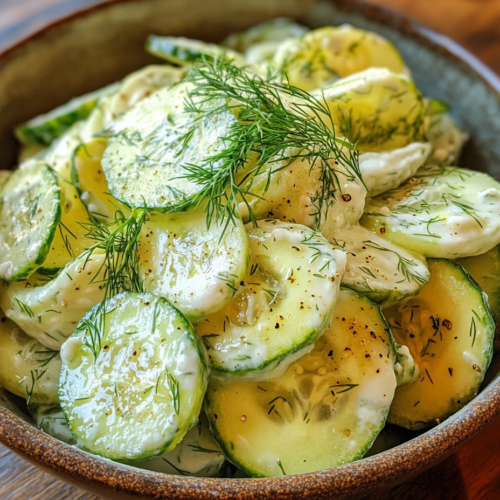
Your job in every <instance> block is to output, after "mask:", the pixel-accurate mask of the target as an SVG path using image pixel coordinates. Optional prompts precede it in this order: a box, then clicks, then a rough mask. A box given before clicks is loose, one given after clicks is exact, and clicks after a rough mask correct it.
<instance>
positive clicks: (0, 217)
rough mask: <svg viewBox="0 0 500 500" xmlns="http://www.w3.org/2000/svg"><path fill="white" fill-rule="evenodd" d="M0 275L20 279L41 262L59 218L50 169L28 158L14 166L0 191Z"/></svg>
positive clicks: (56, 187) (55, 181)
mask: <svg viewBox="0 0 500 500" xmlns="http://www.w3.org/2000/svg"><path fill="white" fill-rule="evenodd" d="M0 199H1V207H0V248H1V250H2V252H1V253H2V255H1V256H0V278H2V279H4V280H6V281H20V280H23V279H26V278H28V277H29V276H30V275H31V274H33V273H34V272H35V271H36V269H37V268H38V267H40V265H41V264H42V263H43V262H44V260H45V258H46V257H47V254H48V253H49V250H50V245H51V244H52V240H53V239H54V235H55V232H56V228H57V225H58V224H59V220H60V219H61V195H60V189H59V186H58V184H57V179H56V176H55V174H54V172H53V170H52V169H51V168H50V167H48V166H47V165H45V164H44V163H41V162H30V163H29V164H26V165H24V166H23V168H19V169H17V170H15V171H14V172H13V173H12V174H11V176H10V177H9V178H8V180H7V182H6V183H5V184H4V186H3V188H2V189H1V191H0Z"/></svg>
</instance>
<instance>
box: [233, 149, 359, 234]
mask: <svg viewBox="0 0 500 500" xmlns="http://www.w3.org/2000/svg"><path fill="white" fill-rule="evenodd" d="M345 155H346V158H349V157H350V158H351V159H352V163H355V162H356V161H357V159H356V158H355V153H354V152H352V151H347V148H345ZM329 163H330V164H329V167H328V168H329V169H330V172H334V177H335V178H336V181H335V182H334V183H333V184H334V186H333V187H332V188H330V189H327V191H328V192H325V189H324V186H325V182H324V177H325V171H326V170H327V168H326V167H325V165H323V164H322V163H321V162H320V161H309V160H308V159H306V158H300V157H297V153H294V152H291V151H286V152H285V153H284V155H283V157H282V158H279V159H277V160H276V161H273V162H271V163H269V165H267V167H266V168H265V169H263V171H262V173H260V174H259V175H257V176H256V177H255V178H254V179H253V181H252V185H251V186H250V188H249V189H250V191H251V193H253V194H255V196H254V197H252V196H248V197H247V198H248V199H249V206H250V208H251V210H252V212H253V214H254V216H255V217H256V218H257V219H264V218H272V219H280V220H283V221H286V222H293V223H297V224H303V225H305V226H309V227H311V228H318V227H319V229H320V231H321V232H322V233H323V234H325V235H328V234H329V233H330V232H331V231H334V230H336V229H340V228H343V227H349V226H351V225H353V224H357V223H358V222H359V219H360V218H361V216H362V214H363V208H364V206H365V198H366V188H365V186H364V185H363V181H362V179H361V178H360V176H359V175H355V174H354V172H353V169H352V168H351V166H350V165H348V162H347V161H340V160H335V159H331V160H330V161H329ZM326 184H327V183H326ZM239 208H240V212H241V214H242V217H243V219H244V220H249V215H248V213H249V209H248V206H247V205H246V203H240V207H239Z"/></svg>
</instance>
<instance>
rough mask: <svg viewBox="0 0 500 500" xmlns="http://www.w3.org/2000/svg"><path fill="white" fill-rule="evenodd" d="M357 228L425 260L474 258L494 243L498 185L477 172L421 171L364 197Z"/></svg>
mask: <svg viewBox="0 0 500 500" xmlns="http://www.w3.org/2000/svg"><path fill="white" fill-rule="evenodd" d="M361 224H362V225H363V226H365V227H367V228H368V229H371V230H372V231H374V232H376V233H377V234H378V235H380V236H381V237H383V238H384V239H387V240H390V241H392V242H393V243H396V244H397V245H400V246H402V247H404V248H408V249H410V250H413V251H415V252H418V253H419V254H421V255H424V256H425V257H442V258H452V259H455V258H458V257H470V256H474V255H479V254H482V253H484V252H486V251H488V250H490V249H491V248H493V247H494V246H495V245H497V244H498V243H500V183H499V182H497V181H496V180H495V179H493V178H492V177H490V176H489V175H487V174H484V173H482V172H475V171H473V170H467V169H464V168H459V167H445V166H425V167H422V168H421V169H420V170H419V171H418V172H417V174H416V175H415V176H414V177H412V178H411V179H409V180H408V181H407V182H406V183H404V184H402V185H401V186H400V187H399V188H397V189H394V190H392V191H388V192H387V193H383V194H381V195H379V196H377V197H375V198H369V199H368V200H367V203H366V206H365V215H364V216H363V217H362V219H361Z"/></svg>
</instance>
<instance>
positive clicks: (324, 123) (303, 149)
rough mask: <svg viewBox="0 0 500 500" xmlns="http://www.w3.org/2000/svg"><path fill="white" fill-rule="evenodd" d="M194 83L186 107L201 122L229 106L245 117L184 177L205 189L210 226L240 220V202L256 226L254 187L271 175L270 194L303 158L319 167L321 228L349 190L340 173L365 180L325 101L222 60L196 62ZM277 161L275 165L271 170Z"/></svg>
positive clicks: (202, 200)
mask: <svg viewBox="0 0 500 500" xmlns="http://www.w3.org/2000/svg"><path fill="white" fill-rule="evenodd" d="M187 80H188V81H189V82H191V84H192V88H191V89H190V90H189V91H188V93H187V97H186V100H185V111H186V112H188V113H192V114H194V115H195V116H197V118H195V119H194V120H193V122H192V125H193V126H196V124H197V121H198V120H201V119H204V118H206V117H207V115H217V114H218V113H221V112H223V111H225V110H227V108H228V107H229V108H230V109H231V110H232V111H233V112H234V113H235V115H236V116H237V117H238V121H237V122H235V123H234V124H233V125H232V126H231V128H230V130H229V132H228V133H227V134H226V136H225V137H224V138H223V140H224V144H225V147H223V148H222V149H221V151H219V152H218V153H217V154H214V155H212V156H208V157H207V158H205V159H204V160H203V162H202V163H201V164H199V165H194V164H187V165H184V166H183V167H184V169H185V170H186V172H187V173H186V174H185V175H184V176H182V177H184V178H186V179H188V180H190V181H191V182H194V183H196V184H198V185H199V186H200V187H201V189H200V190H199V192H198V193H197V195H196V196H195V199H194V203H195V205H197V206H200V205H202V204H204V210H205V212H206V217H207V227H210V225H211V224H212V223H213V221H214V220H215V221H218V222H221V221H222V220H224V219H225V227H227V225H228V224H229V223H230V222H233V223H234V222H235V220H236V219H237V217H238V205H239V203H240V202H241V203H243V204H244V205H245V206H246V207H247V210H248V215H249V219H250V221H251V222H252V223H253V224H254V225H256V217H255V214H254V212H253V210H252V206H251V203H250V201H251V198H261V197H262V194H257V193H255V192H253V190H252V185H253V183H254V182H255V181H256V180H257V178H259V176H264V175H265V176H267V180H266V183H265V187H264V189H263V192H264V194H265V192H266V191H267V189H268V188H269V185H270V182H271V176H272V175H273V174H274V173H276V172H278V171H280V170H282V169H285V168H286V167H287V166H288V165H289V164H290V163H291V162H292V161H294V160H296V159H302V160H303V161H305V162H307V163H308V165H309V168H310V171H312V169H313V168H316V169H317V170H318V172H319V174H318V183H319V188H318V191H317V192H316V193H314V194H313V195H312V197H311V199H312V202H313V206H314V208H315V213H314V214H312V215H314V216H315V217H316V223H317V227H320V225H321V223H322V219H323V218H326V217H327V212H328V210H329V208H330V207H331V206H332V204H333V200H334V199H335V197H336V195H337V194H338V193H339V192H341V189H342V182H341V181H340V179H339V173H342V175H343V176H346V177H348V178H349V179H350V180H354V179H359V180H360V181H361V182H362V179H361V173H360V170H359V163H358V154H357V151H356V149H355V145H353V144H350V143H349V142H348V141H347V140H345V139H342V138H338V137H336V135H335V127H334V122H333V118H332V115H331V112H330V109H329V107H328V104H327V103H326V101H325V100H324V98H322V99H318V98H316V97H314V96H312V95H311V94H310V93H308V92H306V91H304V90H301V89H298V88H296V87H293V86H290V85H288V84H279V83H275V82H270V81H267V80H266V79H264V78H262V77H261V76H258V75H255V74H251V73H248V72H246V71H245V70H244V69H242V68H240V67H237V66H234V65H233V64H231V63H230V62H228V61H226V60H224V59H218V58H215V59H214V60H212V61H207V60H205V61H202V63H201V64H199V65H195V66H193V68H192V70H191V72H190V74H189V75H188V77H187ZM187 133H188V134H189V131H188V132H187ZM279 162H281V164H280V165H279ZM270 163H272V164H273V165H274V166H273V167H272V168H267V167H268V165H269V164H270ZM276 165H277V166H276ZM310 173H311V172H310ZM191 202H192V201H191Z"/></svg>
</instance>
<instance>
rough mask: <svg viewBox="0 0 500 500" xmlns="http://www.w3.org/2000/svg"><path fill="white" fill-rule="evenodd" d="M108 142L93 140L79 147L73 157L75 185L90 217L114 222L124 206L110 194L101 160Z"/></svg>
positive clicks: (101, 139)
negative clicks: (117, 213) (115, 216)
mask: <svg viewBox="0 0 500 500" xmlns="http://www.w3.org/2000/svg"><path fill="white" fill-rule="evenodd" d="M107 144H108V141H107V140H106V139H103V138H96V139H92V140H91V141H90V142H87V143H85V144H82V145H81V146H79V147H78V148H77V149H76V151H75V154H74V156H73V184H74V185H75V187H76V189H77V190H78V193H79V195H80V200H81V201H82V203H83V204H84V205H85V207H86V209H87V211H88V213H89V215H90V216H92V217H95V218H97V219H103V220H112V218H113V216H114V214H115V212H116V210H117V209H118V208H120V210H124V207H123V205H121V204H120V202H119V201H118V200H117V199H116V198H115V197H114V196H113V195H111V194H110V192H109V189H108V184H107V182H106V177H105V176H104V171H103V169H102V165H101V160H102V156H103V154H104V150H105V149H106V146H107Z"/></svg>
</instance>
